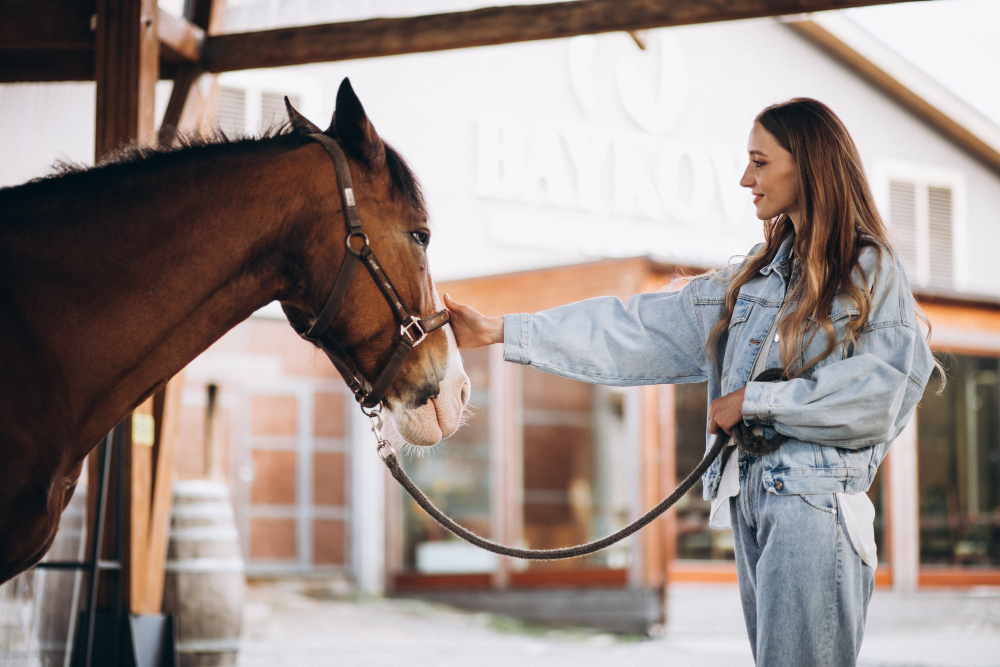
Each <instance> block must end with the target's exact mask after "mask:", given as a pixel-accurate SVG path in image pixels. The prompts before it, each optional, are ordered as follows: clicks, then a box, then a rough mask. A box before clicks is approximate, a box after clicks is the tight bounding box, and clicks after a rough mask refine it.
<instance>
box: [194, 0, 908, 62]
mask: <svg viewBox="0 0 1000 667" xmlns="http://www.w3.org/2000/svg"><path fill="white" fill-rule="evenodd" d="M901 1H903V0H729V1H728V2H725V3H720V2H705V1H704V0H672V1H671V2H664V0H577V1H575V2H557V3H550V4H541V5H517V6H509V7H487V8H484V9H476V10H472V11H466V12H452V13H448V14H435V15H431V16H414V17H405V18H390V19H370V20H366V21H351V22H346V23H330V24H326V25H313V26H301V27H294V28H281V29H278V30H266V31H260V32H249V33H237V34H227V35H217V36H216V35H213V36H210V37H208V39H206V41H205V46H204V48H203V49H202V57H203V59H204V60H203V62H204V63H205V68H206V70H208V71H209V72H228V71H232V70H240V69H253V68H257V67H283V66H287V65H301V64H305V63H315V62H329V61H338V60H351V59H354V58H372V57H377V56H391V55H401V54H404V53H425V52H429V51H444V50H448V49H460V48H468V47H473V46H488V45H493V44H506V43H511V42H528V41H534V40H540V39H557V38H561V37H573V36H576V35H586V34H594V33H602V32H618V31H626V32H633V31H637V30H646V29H650V28H662V27H667V26H676V25H689V24H695V23H710V22H714V21H729V20H734V19H746V18H756V17H762V16H778V15H784V14H799V13H803V12H815V11H823V10H829V9H844V8H848V7H861V6H865V5H879V4H891V3H895V2H901Z"/></svg>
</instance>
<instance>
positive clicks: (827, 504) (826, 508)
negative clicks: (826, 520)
mask: <svg viewBox="0 0 1000 667" xmlns="http://www.w3.org/2000/svg"><path fill="white" fill-rule="evenodd" d="M799 498H801V499H802V502H804V503H805V504H806V505H809V507H812V508H813V509H818V510H819V511H820V512H826V513H827V514H836V513H837V494H835V493H810V494H799Z"/></svg>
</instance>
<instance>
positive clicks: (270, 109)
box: [260, 92, 302, 132]
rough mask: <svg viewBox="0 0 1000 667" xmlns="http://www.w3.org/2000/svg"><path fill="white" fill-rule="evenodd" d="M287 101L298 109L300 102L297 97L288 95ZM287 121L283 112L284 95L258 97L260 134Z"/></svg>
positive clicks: (273, 94) (285, 112)
mask: <svg viewBox="0 0 1000 667" xmlns="http://www.w3.org/2000/svg"><path fill="white" fill-rule="evenodd" d="M288 101H289V102H291V103H292V106H293V107H295V108H299V106H300V105H301V102H302V100H301V99H300V96H298V95H289V96H288ZM287 120H288V112H287V111H286V110H285V94H284V93H267V92H265V93H262V94H261V96H260V129H261V132H263V131H264V130H267V129H268V128H271V127H279V126H281V125H284V123H285V122H286V121H287Z"/></svg>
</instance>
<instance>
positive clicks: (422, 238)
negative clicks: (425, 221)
mask: <svg viewBox="0 0 1000 667" xmlns="http://www.w3.org/2000/svg"><path fill="white" fill-rule="evenodd" d="M410 236H412V237H413V240H414V241H416V242H417V245H418V246H420V247H421V248H426V247H427V244H428V243H430V242H431V235H430V234H428V233H427V232H420V231H417V232H410Z"/></svg>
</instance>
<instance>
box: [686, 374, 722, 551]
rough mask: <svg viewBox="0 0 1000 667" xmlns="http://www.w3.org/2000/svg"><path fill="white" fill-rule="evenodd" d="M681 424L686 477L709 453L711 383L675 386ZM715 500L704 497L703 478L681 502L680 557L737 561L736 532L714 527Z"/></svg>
mask: <svg viewBox="0 0 1000 667" xmlns="http://www.w3.org/2000/svg"><path fill="white" fill-rule="evenodd" d="M674 396H676V415H677V416H676V419H677V421H676V425H677V435H676V437H677V440H676V442H677V457H676V462H677V474H676V479H677V480H682V479H684V478H685V477H687V476H688V474H689V473H690V472H691V471H692V470H693V469H694V467H695V466H696V465H698V462H699V461H701V459H702V457H703V456H705V427H706V424H708V386H707V385H706V384H705V383H704V382H700V383H697V384H679V385H676V386H675V387H674ZM711 506H712V503H711V502H709V501H707V500H704V499H703V498H702V485H701V480H700V479H699V480H698V481H697V482H695V484H694V486H693V487H691V490H690V491H688V492H687V493H686V494H684V497H683V498H681V499H680V500H679V501H678V502H677V509H676V512H677V557H678V558H680V559H691V560H733V559H734V558H735V556H734V555H733V532H732V531H731V530H711V529H710V528H709V527H708V515H709V510H710V509H711Z"/></svg>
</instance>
